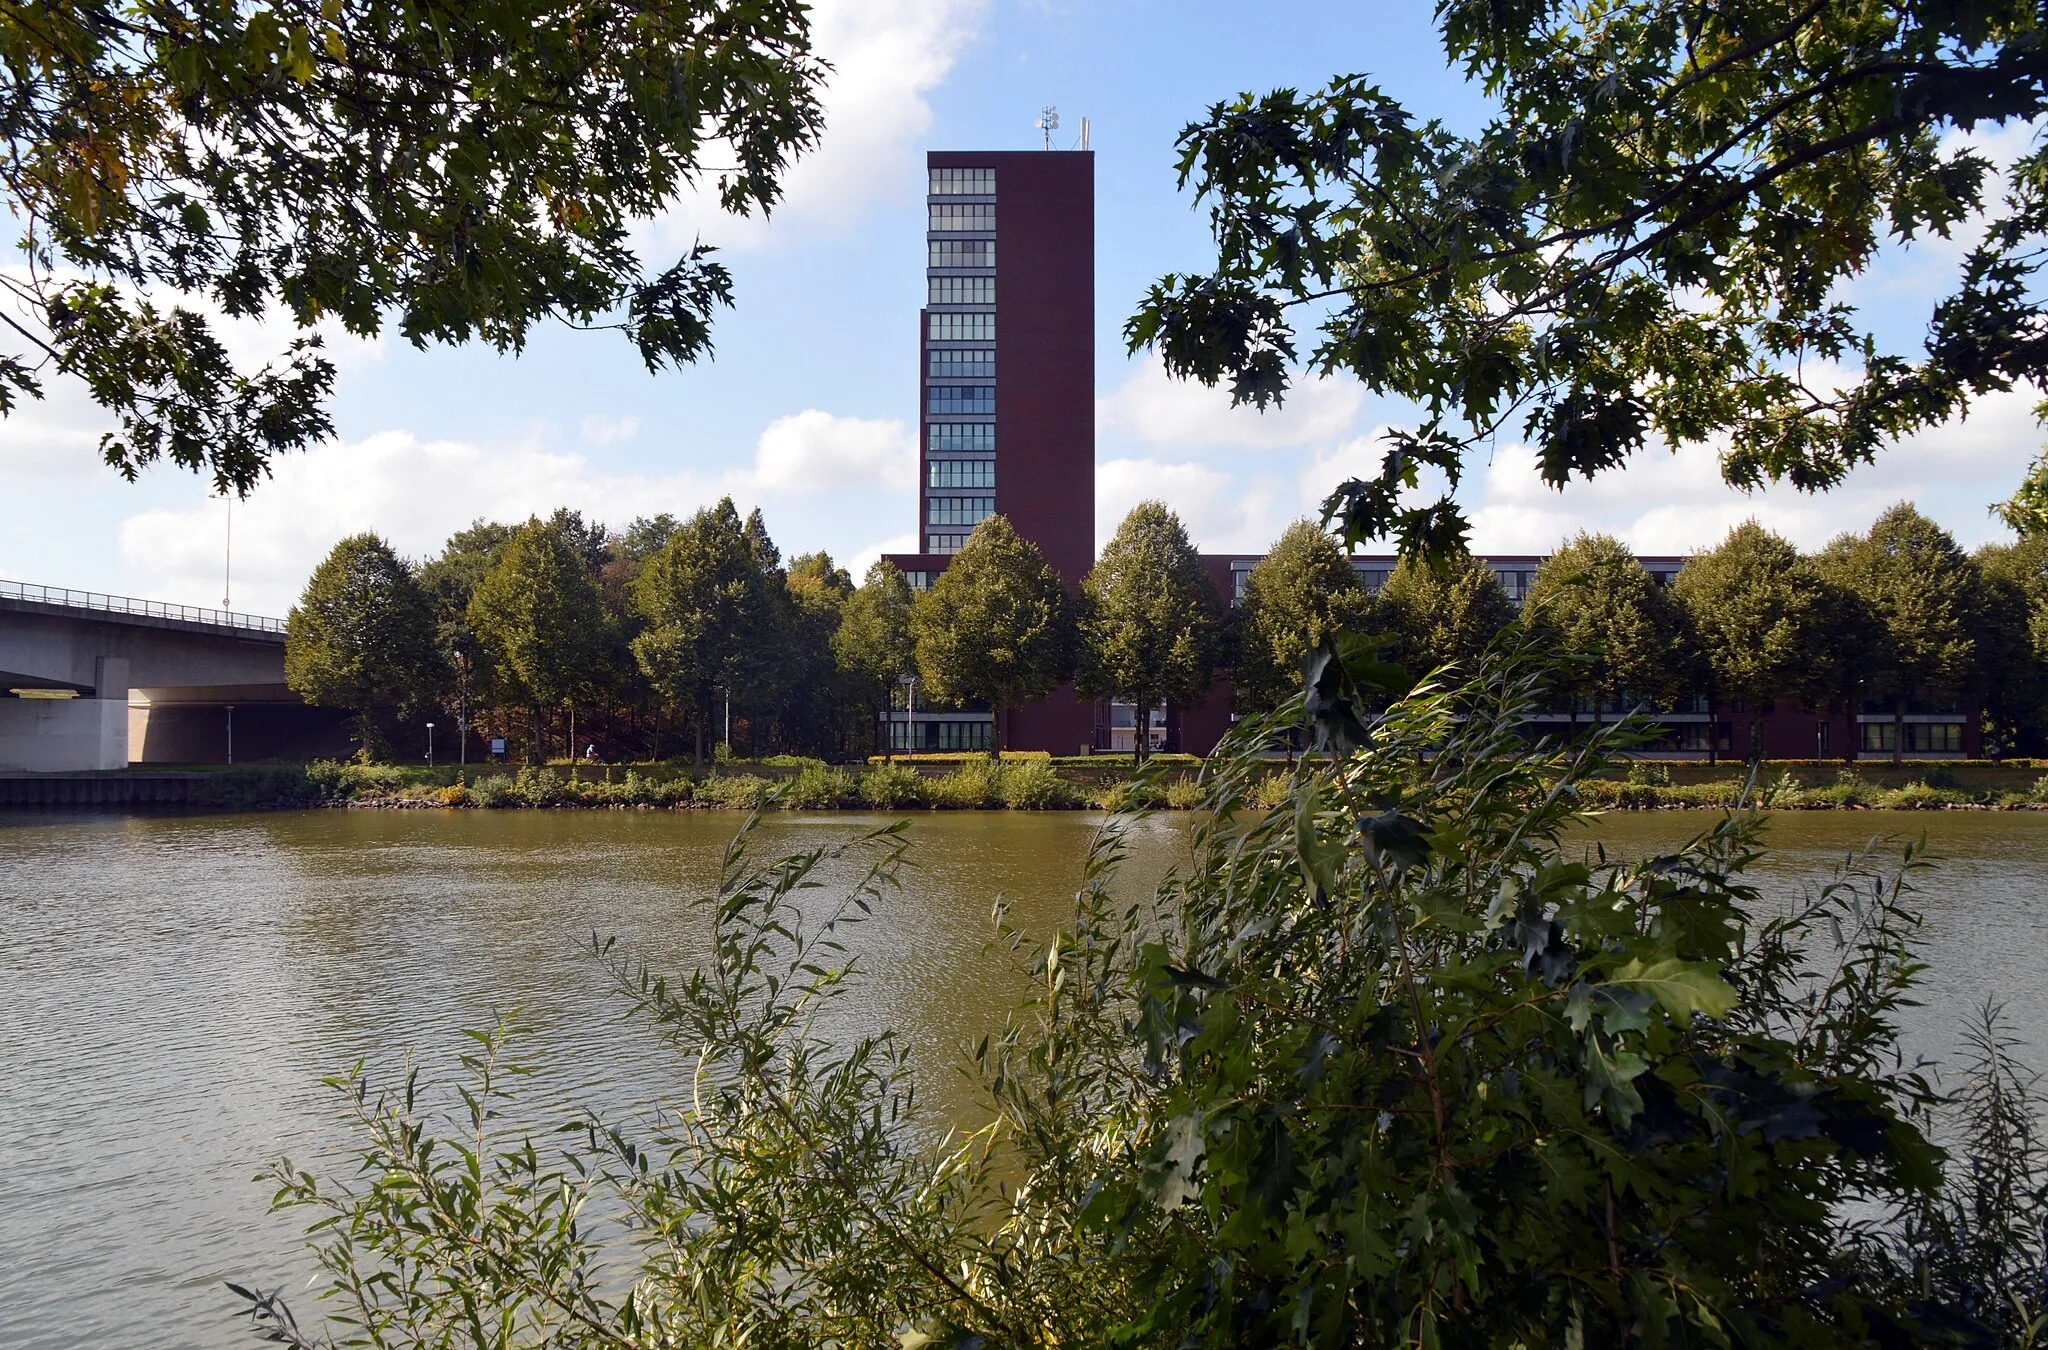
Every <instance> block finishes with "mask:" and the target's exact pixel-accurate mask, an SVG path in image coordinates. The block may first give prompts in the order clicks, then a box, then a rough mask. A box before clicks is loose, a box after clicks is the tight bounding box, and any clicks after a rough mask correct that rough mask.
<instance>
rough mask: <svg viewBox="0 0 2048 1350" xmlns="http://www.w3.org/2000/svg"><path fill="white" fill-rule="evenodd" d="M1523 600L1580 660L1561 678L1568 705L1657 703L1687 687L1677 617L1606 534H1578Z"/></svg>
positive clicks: (1548, 562) (1687, 652)
mask: <svg viewBox="0 0 2048 1350" xmlns="http://www.w3.org/2000/svg"><path fill="white" fill-rule="evenodd" d="M1523 603H1524V604H1525V606H1526V607H1527V608H1528V610H1529V612H1530V614H1532V615H1533V616H1534V619H1533V622H1534V623H1535V624H1537V625H1538V626H1539V627H1540V628H1541V629H1542V630H1543V631H1544V632H1545V633H1546V634H1548V635H1549V636H1550V637H1551V639H1552V640H1553V641H1555V642H1556V643H1557V644H1558V646H1559V647H1560V648H1561V649H1562V650H1565V651H1568V652H1572V653H1575V654H1578V655H1579V656H1581V657H1582V658H1583V660H1582V664H1581V665H1580V666H1579V668H1578V669H1577V670H1576V671H1575V672H1574V673H1573V675H1572V677H1571V678H1570V679H1569V680H1568V681H1566V687H1567V688H1568V689H1569V690H1570V691H1571V692H1572V694H1573V697H1574V699H1575V700H1577V701H1580V702H1590V703H1594V704H1597V705H1599V706H1602V707H1605V706H1609V705H1612V704H1614V703H1616V702H1619V701H1622V700H1630V701H1632V702H1637V703H1640V702H1645V701H1647V702H1649V703H1651V704H1662V703H1665V702H1668V701H1669V700H1671V699H1673V698H1676V697H1677V696H1678V695H1679V694H1681V693H1683V692H1685V691H1686V689H1687V688H1688V686H1689V684H1690V680H1689V677H1690V676H1691V675H1692V673H1693V672H1692V670H1691V669H1689V667H1690V665H1691V654H1692V648H1691V645H1690V643H1689V642H1688V640H1687V633H1686V627H1685V616H1684V613H1683V612H1682V611H1681V610H1680V609H1679V607H1678V605H1677V604H1676V603H1675V602H1674V601H1673V600H1672V598H1671V596H1670V594H1669V593H1668V592H1666V591H1665V590H1664V588H1663V587H1661V586H1659V585H1658V584H1657V579H1656V578H1655V577H1653V576H1651V575H1650V573H1649V572H1648V571H1647V570H1646V569H1645V568H1644V567H1643V565H1642V564H1641V563H1639V562H1637V561H1636V557H1635V554H1633V553H1631V552H1629V550H1628V548H1627V546H1626V545H1624V544H1623V543H1622V542H1621V541H1620V540H1619V539H1616V538H1614V537H1613V536H1612V535H1605V534H1581V535H1579V536H1578V537H1577V538H1575V539H1573V540H1572V541H1571V542H1570V543H1568V544H1566V545H1565V546H1564V547H1563V548H1561V549H1559V550H1558V551H1557V552H1555V553H1553V554H1551V555H1550V557H1548V558H1546V559H1545V560H1544V561H1543V564H1542V566H1540V567H1538V568H1537V569H1536V575H1535V577H1534V578H1533V579H1532V580H1531V581H1530V583H1529V594H1528V596H1527V597H1526V599H1525V600H1524V602H1523Z"/></svg>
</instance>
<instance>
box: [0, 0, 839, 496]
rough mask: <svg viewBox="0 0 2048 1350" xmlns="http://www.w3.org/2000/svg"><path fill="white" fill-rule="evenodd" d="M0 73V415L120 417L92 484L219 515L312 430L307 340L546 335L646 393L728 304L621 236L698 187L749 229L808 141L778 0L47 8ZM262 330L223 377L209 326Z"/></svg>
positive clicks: (686, 270)
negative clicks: (567, 334) (57, 406)
mask: <svg viewBox="0 0 2048 1350" xmlns="http://www.w3.org/2000/svg"><path fill="white" fill-rule="evenodd" d="M0 63H4V66H5V70H6V79H5V80H4V81H0V124H4V126H5V128H6V133H7V139H8V144H9V147H10V152H9V154H8V155H7V156H6V157H5V160H4V169H0V182H4V184H5V192H6V198H7V205H8V208H9V210H10V211H11V212H12V213H13V214H14V217H15V219H16V220H18V221H19V222H20V224H21V227H22V230H23V233H22V235H21V243H20V249H21V258H20V262H21V266H19V267H17V268H14V269H10V270H9V271H8V272H7V273H6V275H5V277H4V280H0V285H4V287H5V289H6V291H7V292H8V294H9V295H10V296H11V298H12V299H13V300H14V301H15V312H16V314H17V315H18V317H19V321H18V322H17V323H15V325H14V328H15V334H16V336H17V338H18V339H19V343H20V345H18V346H17V348H16V350H15V351H14V352H12V353H6V354H0V412H4V411H7V410H9V409H11V408H12V407H13V406H14V405H15V403H16V402H17V401H18V399H19V398H20V397H21V396H23V395H35V396H40V392H41V389H42V384H43V381H44V380H45V379H46V378H47V377H48V376H49V375H50V374H52V373H54V374H57V375H60V376H63V377H67V378H73V379H76V380H78V381H80V382H82V383H83V384H84V386H85V387H86V389H87V390H88V391H89V392H90V394H91V396H92V398H93V399H94V400H95V401H96V402H98V403H99V404H100V405H101V406H102V407H104V408H105V409H107V411H108V412H110V413H112V414H113V415H114V416H115V417H117V418H118V419H119V423H120V429H119V430H118V431H115V432H110V433H108V434H107V435H106V436H105V437H104V438H103V439H102V441H101V446H100V449H101V453H102V455H103V456H104V457H105V459H106V461H107V462H108V463H109V464H111V465H113V466H114V467H115V468H116V469H117V470H119V471H120V472H121V473H123V474H124V475H127V476H129V477H133V476H134V475H135V474H136V472H137V471H138V470H139V469H140V468H142V467H143V466H145V465H147V464H149V463H151V462H153V461H156V460H159V459H169V460H171V461H172V462H174V463H177V464H180V465H182V466H185V467H187V468H192V469H199V470H204V471H205V472H208V473H209V474H211V476H212V478H213V480H214V482H215V484H216V485H217V486H218V487H219V488H220V489H221V490H223V491H225V490H230V489H232V490H234V491H238V492H247V491H248V490H249V489H250V488H251V487H252V486H253V485H254V484H255V483H256V482H257V481H258V479H260V478H261V477H262V476H263V474H264V473H265V472H266V470H267V465H268V464H269V461H270V459H271V457H272V456H274V455H275V454H277V453H278V452H280V451H286V450H291V449H296V448H299V447H301V446H304V445H306V444H308V443H311V442H313V441H316V440H319V439H321V438H324V437H325V436H327V435H328V434H330V432H331V429H332V428H331V423H330V421H329V418H328V415H327V411H326V408H325V402H326V399H327V397H328V395H329V393H330V392H331V390H332V386H333V379H334V370H333V367H332V365H331V364H330V363H329V362H328V360H327V359H326V358H325V356H323V355H322V353H321V347H320V338H319V336H318V335H317V334H315V333H313V332H312V331H311V330H313V329H314V328H315V326H316V325H318V324H321V323H323V322H332V323H334V324H335V325H337V326H338V327H340V328H341V329H343V330H345V331H347V332H349V333H352V334H357V335H364V336H367V335H373V334H376V333H378V332H380V331H381V330H382V329H383V328H384V326H385V325H386V324H387V323H390V324H392V325H394V326H395V327H396V328H397V330H398V332H399V333H400V334H402V335H403V336H404V337H405V339H406V340H407V341H409V342H411V343H413V344H414V345H415V346H425V345H426V344H427V343H429V342H448V343H460V342H467V341H470V340H472V339H477V340H482V341H484V342H488V343H490V344H491V345H492V346H493V347H495V348H497V349H498V350H500V351H516V350H518V349H520V348H521V347H523V346H524V344H525V342H526V340H527V337H528V334H529V333H530V332H531V330H532V328H533V326H534V324H536V323H537V322H539V321H541V320H543V319H546V318H549V317H557V318H560V319H563V320H564V321H566V322H569V323H571V324H574V325H577V326H605V327H612V328H618V329H620V330H622V331H624V332H625V334H626V335H627V337H628V338H629V339H630V340H631V341H632V343H633V344H634V347H635V349H636V350H637V352H638V353H639V356H640V358H641V360H642V361H643V362H645V364H646V365H647V367H648V368H649V369H650V370H653V369H657V368H659V367H660V366H662V365H663V364H664V363H666V362H672V361H673V362H682V361H690V360H694V359H696V358H698V357H700V356H702V355H703V354H704V353H705V352H707V351H708V350H709V349H710V322H711V317H712V314H713V312H714V311H715V310H716V309H717V308H718V307H719V306H721V305H725V304H729V303H730V299H731V278H730V277H729V276H728V274H727V273H726V271H725V269H724V268H723V267H721V266H720V265H719V264H717V263H715V262H713V261H711V258H710V254H711V252H712V250H711V249H710V248H709V247H708V246H706V245H703V244H698V245H696V246H694V247H692V248H691V249H690V251H689V252H687V253H686V254H685V255H684V256H683V257H682V258H681V259H680V260H678V261H676V262H674V263H672V264H669V265H667V266H664V267H661V268H660V269H659V270H657V271H654V272H653V273H651V274H650V273H649V272H648V271H647V270H645V269H644V268H643V265H642V263H641V260H640V258H639V256H638V255H637V253H636V251H635V247H634V243H633V240H632V231H633V229H634V226H635V224H636V222H639V221H644V220H646V219H649V218H651V217H653V216H656V215H658V214H660V213H661V212H662V211H663V210H665V209H667V208H669V207H672V206H673V205H675V204H676V203H677V202H678V201H679V200H680V199H681V198H682V197H683V195H684V194H686V193H688V192H691V191H694V190H697V189H699V188H710V189H713V190H715V193H716V196H717V199H718V201H719V203H720V204H721V205H722V206H723V207H724V209H726V210H727V211H731V212H739V213H745V212H748V211H752V210H756V209H758V210H761V211H764V212H765V211H767V210H768V209H769V208H771V207H772V206H773V205H774V204H775V202H776V200H777V198H778V196H779V194H780V190H781V188H780V185H781V179H782V176H783V174H784V172H785V170H786V169H787V168H788V166H789V163H790V162H791V160H792V159H793V158H794V157H795V156H796V155H798V154H799V153H801V152H802V151H804V150H806V149H808V148H809V147H810V146H811V145H812V144H813V143H814V142H815V140H816V138H817V135H818V132H819V129H820V127H821V124H822V114H821V110H820V107H819V103H818V98H817V90H818V86H819V84H820V83H821V81H822V78H823V75H824V67H823V65H822V63H821V62H819V61H818V60H817V58H816V57H814V56H813V55H812V54H811V51H810V31H809V22H808V12H807V9H806V7H805V6H803V5H801V4H798V3H796V2H795V0H677V2H676V3H672V4H667V5H662V6H656V7H652V8H649V7H634V6H621V5H617V4H614V3H611V0H573V2H572V3H569V4H565V5H561V6H557V7H553V8H549V9H544V10H543V9H536V8H533V7H521V6H513V5H501V4H488V3H486V4H470V5H463V6H460V7H454V8H446V7H444V8H439V9H431V10H429V9H420V8H417V7H412V6H407V5H394V4H389V3H385V0H327V2H326V3H323V4H320V5H318V6H315V5H312V4H293V5H271V4H256V5H241V6H236V5H222V4H212V3H201V2H200V0H170V2H167V3H157V4H150V5H146V6H130V7H127V8H110V7H107V6H103V5H93V4H78V3H71V2H69V0H60V3H56V4H50V5H42V6H38V7H36V8H35V9H33V10H32V11H31V10H26V9H15V10H10V11H8V13H7V14H6V15H5V16H0ZM163 295H168V296H172V297H176V299H175V300H173V301H171V302H170V303H168V304H166V302H165V301H164V300H163V299H161V298H158V297H160V296H163ZM266 315H269V316H276V317H281V318H282V319H283V320H284V321H286V322H288V323H289V324H290V325H292V326H293V327H294V328H295V329H297V330H298V332H299V333H300V336H298V337H295V338H293V339H291V340H290V341H289V343H288V344H287V345H286V347H285V350H284V352H283V353H282V354H281V355H280V356H279V358H278V359H277V360H275V361H273V362H271V363H268V364H265V365H262V366H260V367H257V368H255V369H249V368H246V367H244V366H241V365H238V364H237V363H236V361H235V360H234V359H233V357H232V355H231V353H230V352H229V350H228V347H227V345H226V343H225V341H224V339H223V337H222V335H221V333H220V328H221V324H220V320H221V319H222V318H225V319H227V320H229V321H234V320H242V319H253V318H257V317H261V316H266Z"/></svg>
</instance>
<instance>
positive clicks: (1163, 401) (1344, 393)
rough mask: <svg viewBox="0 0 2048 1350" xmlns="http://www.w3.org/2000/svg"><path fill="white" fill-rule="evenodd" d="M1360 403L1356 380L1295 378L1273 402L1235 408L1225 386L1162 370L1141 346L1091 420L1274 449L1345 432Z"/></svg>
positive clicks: (1165, 438) (1207, 442) (1165, 437)
mask: <svg viewBox="0 0 2048 1350" xmlns="http://www.w3.org/2000/svg"><path fill="white" fill-rule="evenodd" d="M1364 404H1365V390H1364V388H1363V387H1361V386H1360V385H1359V384H1358V382H1357V381H1356V380H1351V379H1313V378H1308V377H1301V378H1298V379H1297V380H1296V381H1295V383H1294V385H1293V386H1292V387H1291V388H1290V389H1289V390H1288V393H1287V401H1286V402H1285V403H1283V404H1282V405H1281V406H1280V407H1279V408H1277V409H1273V410H1270V411H1267V412H1263V413H1262V412H1259V411H1258V410H1257V409H1255V408H1252V407H1249V406H1241V407H1235V408H1233V407H1232V406H1231V404H1230V394H1229V392H1228V391H1227V390H1225V389H1221V388H1217V389H1210V388H1207V387H1205V386H1203V385H1201V384H1197V383H1195V382H1193V381H1187V380H1176V379H1174V378H1172V377H1171V376H1169V375H1168V374H1167V373H1166V366H1165V363H1164V362H1162V361H1161V360H1160V358H1159V355H1158V353H1156V352H1150V353H1147V354H1146V355H1145V356H1144V358H1143V359H1141V360H1140V361H1139V362H1138V364H1137V367H1136V368H1135V369H1134V370H1133V371H1132V372H1131V374H1130V376H1129V378H1127V379H1126V380H1125V381H1124V382H1123V384H1122V385H1121V386H1119V387H1118V388H1117V390H1116V391H1115V392H1114V393H1112V394H1109V395H1107V396H1106V397H1103V398H1100V399H1097V400H1096V405H1095V411H1096V421H1097V424H1098V425H1099V426H1100V427H1101V428H1102V429H1103V430H1105V431H1108V432H1112V433H1122V434H1124V435H1127V436H1129V437H1131V438H1133V439H1135V440H1139V441H1143V442H1146V443H1148V444H1151V445H1170V446H1174V447H1176V448H1188V447H1194V446H1238V447H1243V448H1247V449H1258V450H1277V449H1286V448H1289V447H1292V446H1300V445H1313V444H1316V443H1318V442H1329V441H1334V440H1338V439H1340V438H1342V437H1345V436H1348V435H1349V434H1350V433H1351V429H1352V424H1353V423H1354V422H1355V421H1356V420H1357V418H1358V412H1359V409H1360V408H1362V407H1363V406H1364Z"/></svg>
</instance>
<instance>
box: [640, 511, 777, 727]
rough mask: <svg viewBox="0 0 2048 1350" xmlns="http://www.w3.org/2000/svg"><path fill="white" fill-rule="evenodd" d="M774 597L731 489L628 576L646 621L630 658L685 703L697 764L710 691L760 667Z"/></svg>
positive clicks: (728, 687) (738, 682)
mask: <svg viewBox="0 0 2048 1350" xmlns="http://www.w3.org/2000/svg"><path fill="white" fill-rule="evenodd" d="M772 598H773V597H772V592H771V590H770V589H769V584H768V579H767V577H766V576H765V575H764V574H763V572H762V570H761V562H760V558H759V557H758V556H757V554H756V552H755V548H754V545H753V544H752V543H750V542H749V540H748V539H747V536H746V531H745V527H744V526H743V525H742V524H741V522H740V516H739V512H738V511H737V510H736V509H735V508H734V506H733V504H732V498H730V497H726V498H723V499H721V500H720V501H719V503H718V505H716V506H713V507H707V508H706V509H704V510H702V511H699V512H697V513H696V514H695V515H693V516H691V517H690V519H689V520H687V521H686V522H684V523H683V525H682V527H681V528H679V529H678V530H676V531H675V532H674V533H673V534H672V535H671V536H670V537H669V541H668V543H667V544H665V545H663V546H662V548H661V549H660V550H659V551H658V552H656V553H655V554H654V555H653V556H651V557H649V558H648V559H647V561H646V563H645V565H644V566H643V567H642V568H641V570H640V576H639V579H638V580H637V581H636V582H635V583H634V587H633V604H634V607H635V608H636V609H637V610H638V611H639V613H640V615H641V616H642V617H643V618H644V619H645V620H646V622H647V626H646V629H645V630H644V631H643V632H642V633H641V634H640V635H639V636H638V637H636V638H634V639H633V658H634V660H636V661H637V662H638V663H639V665H640V669H641V671H642V672H643V673H644V674H645V675H646V676H647V678H648V680H649V682H651V683H652V684H653V685H654V687H655V689H657V690H658V691H659V692H660V693H661V694H662V695H663V696H664V697H666V698H667V699H669V701H670V702H672V703H675V704H677V705H679V706H681V707H685V708H688V709H689V710H690V713H691V717H692V721H693V723H694V726H695V731H696V737H697V740H696V764H697V766H698V767H699V768H702V767H703V764H704V727H705V725H706V723H707V722H709V720H710V718H711V709H712V702H713V698H714V696H715V695H716V694H717V693H718V691H720V690H725V691H727V692H728V693H730V692H731V691H732V690H733V689H734V687H735V686H739V687H741V688H746V687H747V682H748V681H749V680H751V679H752V677H753V676H754V675H755V674H756V673H758V671H759V669H760V667H761V658H762V643H763V639H764V637H765V636H766V633H765V632H764V630H765V629H766V627H767V625H768V624H769V623H771V622H772V618H773V615H772V610H771V603H772Z"/></svg>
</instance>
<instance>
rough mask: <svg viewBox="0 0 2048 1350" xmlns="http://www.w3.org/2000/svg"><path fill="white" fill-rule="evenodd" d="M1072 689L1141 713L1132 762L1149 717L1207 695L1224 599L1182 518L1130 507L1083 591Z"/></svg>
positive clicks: (1148, 505)
mask: <svg viewBox="0 0 2048 1350" xmlns="http://www.w3.org/2000/svg"><path fill="white" fill-rule="evenodd" d="M1076 629H1077V637H1078V643H1077V655H1078V664H1077V671H1076V679H1075V686H1076V688H1078V689H1079V690H1080V692H1081V694H1082V696H1083V697H1086V698H1097V699H1110V698H1124V699H1128V700H1129V701H1130V702H1131V703H1133V704H1135V705H1136V707H1137V739H1136V741H1135V746H1136V754H1137V756H1138V757H1139V758H1141V759H1142V758H1143V757H1144V754H1145V751H1146V749H1147V748H1148V747H1149V745H1150V740H1149V736H1150V728H1151V722H1152V709H1153V708H1154V707H1156V706H1157V705H1159V704H1160V703H1173V704H1180V705H1185V704H1191V703H1193V702H1195V701H1196V700H1197V699H1199V698H1200V697H1201V696H1202V695H1203V694H1205V693H1207V692H1208V691H1209V687H1210V685H1212V684H1214V683H1215V680H1216V667H1217V665H1218V664H1219V662H1220V660H1221V658H1222V656H1223V650H1222V645H1223V597H1222V596H1221V595H1220V594H1218V593H1217V590H1216V583H1215V581H1214V580H1213V579H1212V578H1211V577H1210V576H1209V572H1208V569H1207V568H1205V567H1203V566H1202V559H1201V557H1200V556H1199V555H1198V554H1197V553H1196V552H1195V546H1194V544H1193V543H1192V542H1191V541H1190V540H1189V539H1188V532H1187V529H1186V528H1185V527H1184V526H1182V524H1181V523H1180V517H1178V516H1176V515H1174V514H1173V512H1171V511H1169V510H1167V509H1166V507H1165V506H1164V505H1162V504H1161V503H1159V502H1140V503H1138V505H1136V506H1134V507H1132V508H1131V511H1130V514H1128V515H1126V516H1125V517H1124V519H1123V523H1122V524H1121V525H1118V526H1117V530H1116V533H1115V534H1114V535H1112V536H1111V537H1110V541H1109V543H1108V544H1107V545H1106V546H1104V548H1103V550H1102V556H1101V557H1100V558H1098V559H1096V562H1095V567H1094V568H1093V570H1091V571H1090V572H1089V573H1088V576H1087V577H1086V579H1084V580H1083V581H1082V583H1081V605H1080V615H1079V620H1078V622H1077V624H1076Z"/></svg>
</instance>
